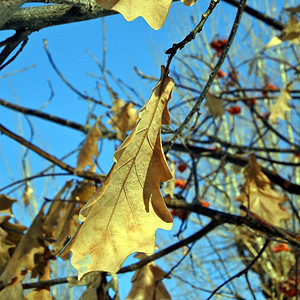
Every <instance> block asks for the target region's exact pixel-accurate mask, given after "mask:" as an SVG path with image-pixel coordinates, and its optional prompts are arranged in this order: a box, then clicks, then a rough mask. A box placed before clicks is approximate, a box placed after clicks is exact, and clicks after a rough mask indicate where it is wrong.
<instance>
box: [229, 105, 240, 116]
mask: <svg viewBox="0 0 300 300" xmlns="http://www.w3.org/2000/svg"><path fill="white" fill-rule="evenodd" d="M228 112H229V113H230V114H231V115H238V114H239V113H240V112H241V108H240V106H238V105H236V106H230V107H229V108H228Z"/></svg>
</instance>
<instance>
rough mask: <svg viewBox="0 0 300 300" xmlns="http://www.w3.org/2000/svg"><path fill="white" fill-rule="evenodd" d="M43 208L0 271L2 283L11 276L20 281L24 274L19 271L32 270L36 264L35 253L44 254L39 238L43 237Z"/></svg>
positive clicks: (7, 280)
mask: <svg viewBox="0 0 300 300" xmlns="http://www.w3.org/2000/svg"><path fill="white" fill-rule="evenodd" d="M43 209H44V206H43V207H42V209H41V210H40V212H39V214H38V215H37V216H36V218H35V219H34V221H33V222H32V224H31V226H30V228H29V229H28V231H27V233H26V234H25V235H24V236H23V238H22V240H21V241H20V243H19V244H18V246H17V248H16V250H15V251H14V253H13V255H12V257H11V259H10V260H9V262H8V264H7V265H6V267H5V269H4V271H3V272H2V274H1V276H0V281H2V282H3V284H4V285H7V284H9V283H10V282H11V279H12V278H13V277H15V278H16V279H15V280H16V281H21V280H22V279H23V277H24V275H25V274H23V273H24V272H21V271H22V270H25V271H27V270H32V269H33V268H34V267H35V266H36V263H35V255H37V254H44V252H45V247H44V246H43V245H42V242H41V241H40V239H39V238H41V237H43V220H44V214H43Z"/></svg>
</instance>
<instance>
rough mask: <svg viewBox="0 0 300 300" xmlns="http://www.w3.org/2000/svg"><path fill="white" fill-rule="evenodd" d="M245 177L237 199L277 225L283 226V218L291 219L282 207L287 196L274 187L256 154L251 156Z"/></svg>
mask: <svg viewBox="0 0 300 300" xmlns="http://www.w3.org/2000/svg"><path fill="white" fill-rule="evenodd" d="M245 177H246V183H245V184H244V186H243V188H242V193H241V195H240V196H238V197H237V198H236V200H238V201H240V202H242V204H243V205H244V206H245V207H247V208H248V209H249V211H251V212H253V213H255V214H256V215H258V216H259V217H261V218H263V219H264V220H266V221H268V222H270V223H271V224H273V225H275V226H281V224H280V223H281V220H289V219H290V217H291V216H290V214H289V213H288V212H286V211H284V210H283V208H282V207H280V205H281V204H282V203H284V202H285V201H287V198H286V197H284V196H282V195H280V194H279V193H278V192H276V191H275V190H273V189H272V187H271V182H270V180H269V179H268V177H267V176H266V175H265V174H264V173H263V172H262V171H261V169H260V166H259V164H258V163H257V160H256V157H255V155H251V156H250V161H249V165H248V166H247V167H246V168H245Z"/></svg>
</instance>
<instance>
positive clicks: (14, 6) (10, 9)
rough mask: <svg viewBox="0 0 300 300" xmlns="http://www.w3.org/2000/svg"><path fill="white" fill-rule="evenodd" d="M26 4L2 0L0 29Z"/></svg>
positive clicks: (23, 0)
mask: <svg viewBox="0 0 300 300" xmlns="http://www.w3.org/2000/svg"><path fill="white" fill-rule="evenodd" d="M25 2H26V0H2V1H0V29H2V26H3V25H4V24H5V23H6V22H7V21H8V20H9V19H10V18H11V17H12V15H13V14H14V13H15V12H16V11H17V10H18V9H19V8H20V7H21V6H22V5H23V4H24V3H25Z"/></svg>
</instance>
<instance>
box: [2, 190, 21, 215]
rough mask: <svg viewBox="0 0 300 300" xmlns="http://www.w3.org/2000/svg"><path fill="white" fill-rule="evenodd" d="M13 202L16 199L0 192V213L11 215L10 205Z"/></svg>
mask: <svg viewBox="0 0 300 300" xmlns="http://www.w3.org/2000/svg"><path fill="white" fill-rule="evenodd" d="M14 202H17V200H16V199H13V198H11V197H9V196H7V195H4V194H1V195H0V213H2V214H9V215H10V216H13V213H12V210H11V209H12V205H13V204H14Z"/></svg>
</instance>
